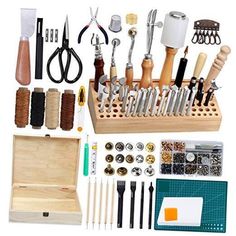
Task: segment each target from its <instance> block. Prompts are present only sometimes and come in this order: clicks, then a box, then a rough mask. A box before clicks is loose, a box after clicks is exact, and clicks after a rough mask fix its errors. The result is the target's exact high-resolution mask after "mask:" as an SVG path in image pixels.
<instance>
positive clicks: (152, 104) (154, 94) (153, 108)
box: [150, 87, 160, 116]
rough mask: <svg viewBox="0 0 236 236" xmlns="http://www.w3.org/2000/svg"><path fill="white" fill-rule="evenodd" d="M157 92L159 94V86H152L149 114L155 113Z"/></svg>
mask: <svg viewBox="0 0 236 236" xmlns="http://www.w3.org/2000/svg"><path fill="white" fill-rule="evenodd" d="M159 94H160V90H159V88H158V87H156V88H154V91H153V96H152V102H151V108H150V109H151V110H150V113H151V116H154V115H155V114H156V109H157V101H158V98H159Z"/></svg>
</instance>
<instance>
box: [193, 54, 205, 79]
mask: <svg viewBox="0 0 236 236" xmlns="http://www.w3.org/2000/svg"><path fill="white" fill-rule="evenodd" d="M206 59H207V54H206V53H204V52H200V53H199V54H198V58H197V61H196V64H195V67H194V71H193V77H194V78H196V79H198V78H199V76H200V74H201V72H202V69H203V67H204V65H205V62H206Z"/></svg>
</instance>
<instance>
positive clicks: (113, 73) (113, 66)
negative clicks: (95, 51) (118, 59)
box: [110, 38, 120, 79]
mask: <svg viewBox="0 0 236 236" xmlns="http://www.w3.org/2000/svg"><path fill="white" fill-rule="evenodd" d="M111 44H112V54H111V67H110V79H111V78H113V77H114V76H117V70H116V63H115V50H116V47H118V46H119V45H120V40H119V39H118V38H114V39H113V40H112V41H111Z"/></svg>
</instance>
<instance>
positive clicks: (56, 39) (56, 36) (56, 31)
mask: <svg viewBox="0 0 236 236" xmlns="http://www.w3.org/2000/svg"><path fill="white" fill-rule="evenodd" d="M55 43H58V29H55Z"/></svg>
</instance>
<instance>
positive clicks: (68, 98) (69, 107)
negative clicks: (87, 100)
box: [60, 90, 75, 131]
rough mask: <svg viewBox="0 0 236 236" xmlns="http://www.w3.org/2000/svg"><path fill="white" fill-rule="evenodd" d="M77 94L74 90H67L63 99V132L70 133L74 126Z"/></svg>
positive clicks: (61, 125)
mask: <svg viewBox="0 0 236 236" xmlns="http://www.w3.org/2000/svg"><path fill="white" fill-rule="evenodd" d="M74 107H75V94H74V93H73V90H65V91H64V93H63V94H62V99H61V122H60V127H61V129H62V130H65V131H69V130H71V129H72V128H73V125H74Z"/></svg>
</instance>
